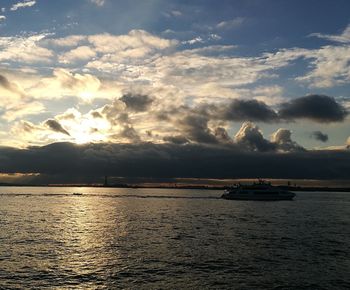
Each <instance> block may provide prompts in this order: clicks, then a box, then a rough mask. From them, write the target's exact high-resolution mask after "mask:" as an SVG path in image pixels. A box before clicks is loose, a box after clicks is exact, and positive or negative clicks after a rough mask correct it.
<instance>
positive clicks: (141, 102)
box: [120, 94, 153, 112]
mask: <svg viewBox="0 0 350 290" xmlns="http://www.w3.org/2000/svg"><path fill="white" fill-rule="evenodd" d="M120 100H121V101H123V102H124V103H125V104H126V107H127V108H128V109H129V110H131V111H135V112H144V111H146V110H147V109H148V107H149V106H150V105H151V104H152V102H153V98H151V97H150V96H147V95H133V94H126V95H124V96H122V97H121V98H120Z"/></svg>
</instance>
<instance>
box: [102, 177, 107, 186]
mask: <svg viewBox="0 0 350 290" xmlns="http://www.w3.org/2000/svg"><path fill="white" fill-rule="evenodd" d="M103 186H108V180H107V175H105V183H104V184H103Z"/></svg>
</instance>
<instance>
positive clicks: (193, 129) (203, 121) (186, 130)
mask: <svg viewBox="0 0 350 290" xmlns="http://www.w3.org/2000/svg"><path fill="white" fill-rule="evenodd" d="M208 122H209V119H208V117H207V116H205V115H200V114H195V113H188V115H185V116H183V117H182V118H179V120H177V126H178V128H179V129H180V131H181V132H182V133H183V134H184V135H185V137H186V138H188V139H189V140H191V141H194V142H198V143H213V144H214V143H218V140H217V139H216V137H215V136H214V135H213V133H212V132H211V130H210V129H209V128H208Z"/></svg>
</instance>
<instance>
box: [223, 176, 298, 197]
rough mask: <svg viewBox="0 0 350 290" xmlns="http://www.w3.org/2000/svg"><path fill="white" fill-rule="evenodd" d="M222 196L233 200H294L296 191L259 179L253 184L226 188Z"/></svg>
mask: <svg viewBox="0 0 350 290" xmlns="http://www.w3.org/2000/svg"><path fill="white" fill-rule="evenodd" d="M221 197H222V198H223V199H232V200H292V199H293V198H294V197H295V193H293V192H291V191H287V190H283V189H281V188H279V187H277V186H273V185H271V183H270V182H265V181H263V180H259V182H257V183H253V184H246V185H243V184H236V185H234V186H232V187H230V188H228V189H225V191H224V194H223V195H222V196H221Z"/></svg>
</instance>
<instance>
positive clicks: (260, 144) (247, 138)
mask: <svg viewBox="0 0 350 290" xmlns="http://www.w3.org/2000/svg"><path fill="white" fill-rule="evenodd" d="M235 142H236V143H237V144H238V145H239V146H242V147H244V148H246V149H248V150H250V151H258V152H266V151H274V150H276V145H275V144H274V143H272V142H270V141H268V140H266V139H265V138H264V136H263V134H262V132H261V131H260V130H259V127H258V126H256V125H255V124H253V123H251V122H246V123H244V124H243V125H242V127H241V128H240V129H239V131H238V132H237V134H236V136H235Z"/></svg>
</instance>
